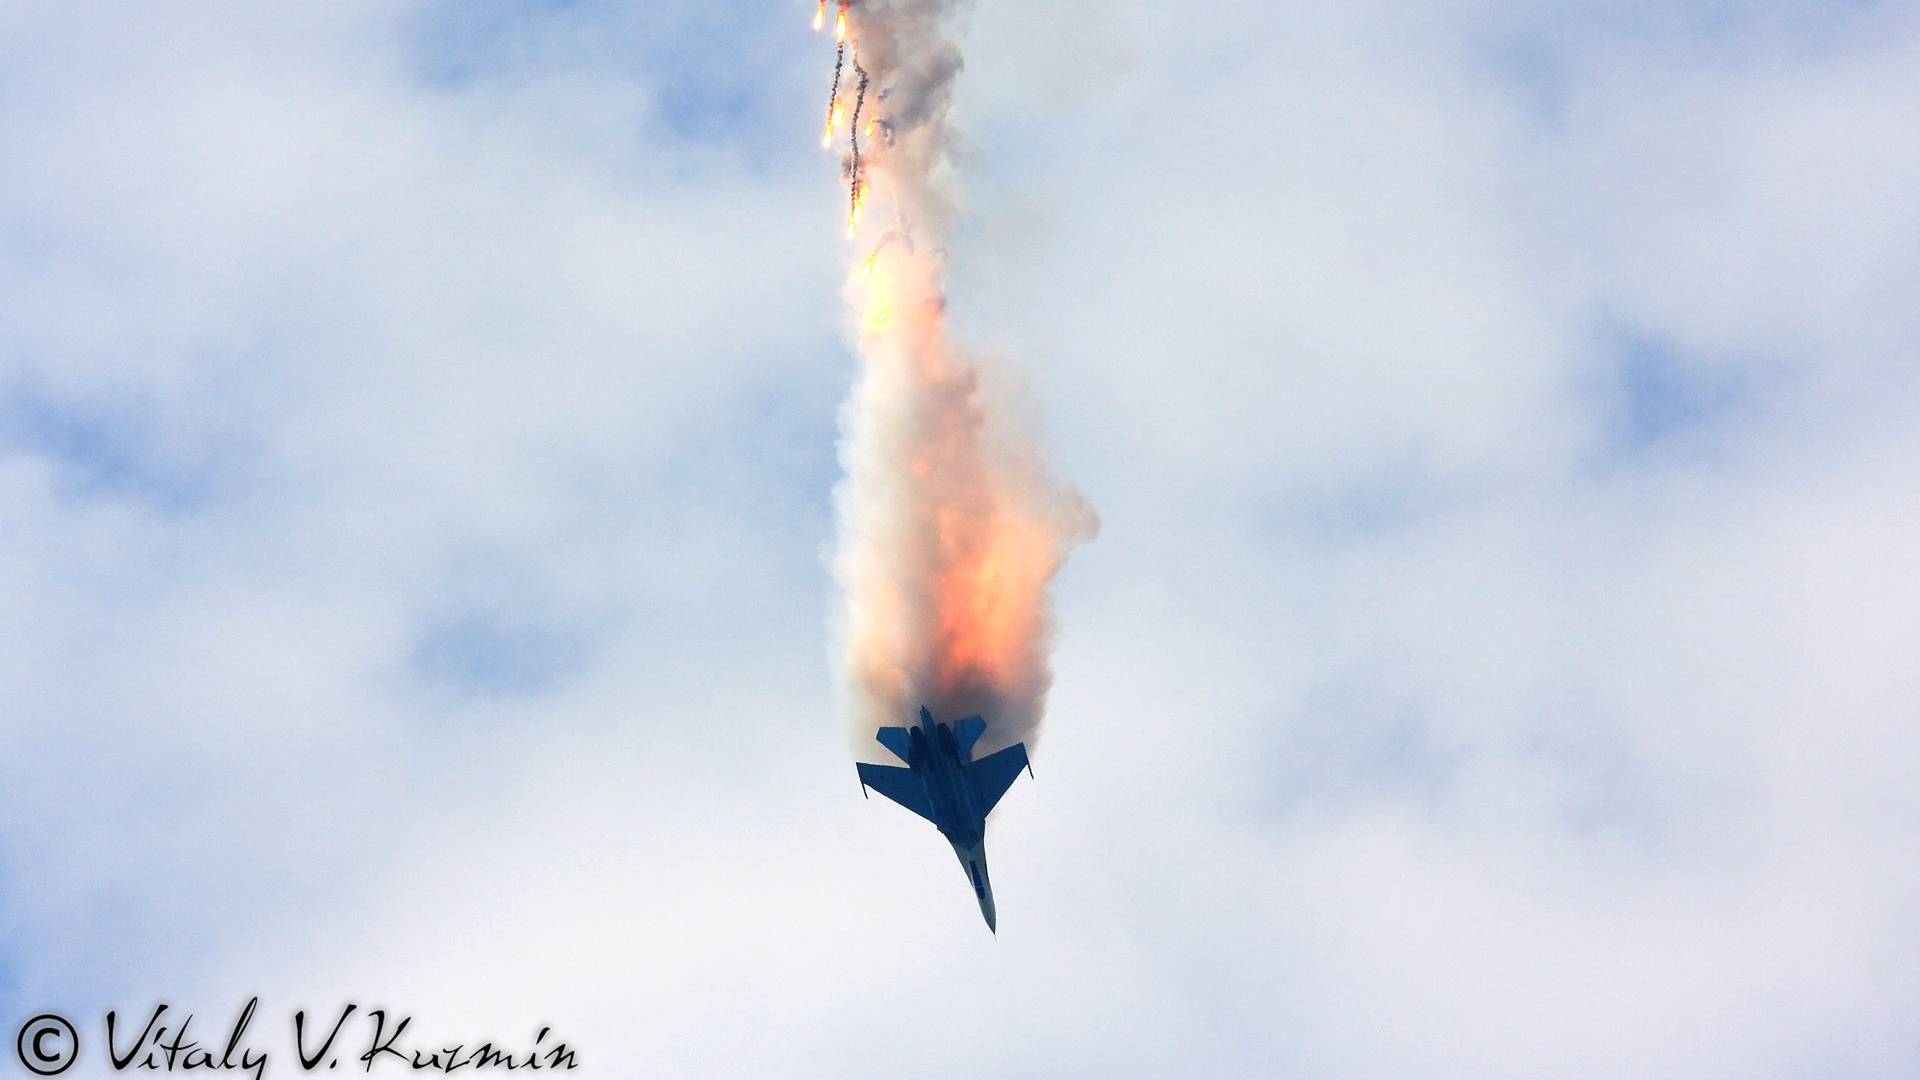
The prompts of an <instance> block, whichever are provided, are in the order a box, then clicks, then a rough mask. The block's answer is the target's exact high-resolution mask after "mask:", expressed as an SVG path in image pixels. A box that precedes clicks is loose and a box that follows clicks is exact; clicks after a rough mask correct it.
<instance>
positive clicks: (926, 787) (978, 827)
mask: <svg viewBox="0 0 1920 1080" xmlns="http://www.w3.org/2000/svg"><path fill="white" fill-rule="evenodd" d="M986 730H987V722H986V721H985V720H982V719H980V718H979V717H978V716H969V717H967V718H966V719H964V720H960V721H957V722H956V723H955V724H954V725H953V726H952V727H948V726H947V725H946V724H936V723H934V722H933V714H932V713H930V712H928V711H927V709H926V707H925V706H922V707H921V709H920V726H919V727H911V728H904V727H885V728H881V729H880V733H879V734H878V735H876V736H874V739H875V741H876V742H878V743H879V744H880V745H882V746H884V747H886V748H887V749H888V750H891V751H893V755H894V756H895V757H897V758H899V759H900V760H901V761H904V762H906V763H907V767H906V768H904V769H903V768H900V767H899V766H897V765H870V764H868V763H866V762H864V761H862V762H858V763H856V767H857V768H858V769H859V770H860V791H861V794H863V795H864V794H865V793H866V789H867V788H872V789H873V790H875V791H877V792H879V793H880V794H882V795H885V796H886V797H887V798H889V799H892V800H893V801H894V802H897V803H899V804H900V805H901V806H904V807H906V808H907V809H909V810H911V811H913V812H914V813H916V814H919V815H920V816H921V817H923V818H926V819H927V820H928V821H931V822H933V824H934V827H935V828H937V829H939V830H940V835H942V836H944V837H946V838H947V842H948V843H950V844H952V845H953V853H954V854H955V855H958V856H960V865H961V866H964V867H966V870H967V880H968V882H970V883H971V884H972V885H973V895H974V896H975V898H977V899H978V900H979V901H980V914H981V915H983V916H985V917H986V920H987V929H989V930H992V931H993V932H994V933H996V934H997V933H999V932H1000V931H999V927H998V926H997V925H995V916H994V912H993V884H992V883H991V882H990V881H988V879H987V846H986V828H987V814H988V813H989V812H990V811H992V809H993V806H994V804H995V803H997V802H999V801H1000V796H1002V795H1005V794H1006V793H1007V789H1008V788H1010V787H1012V786H1013V782H1014V780H1016V779H1018V778H1019V776H1020V770H1021V769H1026V770H1028V772H1032V767H1031V766H1030V765H1029V764H1028V762H1027V746H1026V744H1025V743H1014V744H1013V745H1012V746H1009V747H1007V748H1006V749H1005V750H1001V751H999V752H997V753H993V754H989V755H987V756H986V757H983V758H981V759H980V760H979V761H975V760H973V744H974V743H976V742H978V741H980V735H981V733H982V732H984V731H986Z"/></svg>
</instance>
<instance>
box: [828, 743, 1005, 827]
mask: <svg viewBox="0 0 1920 1080" xmlns="http://www.w3.org/2000/svg"><path fill="white" fill-rule="evenodd" d="M994 756H995V757H998V756H999V755H998V754H996V755H994ZM854 767H855V768H857V769H859V770H860V783H861V785H862V786H863V787H870V788H872V789H873V790H875V791H877V792H879V793H880V794H882V795H885V796H886V797H887V798H889V799H892V800H893V801H894V802H897V803H899V804H900V805H901V806H904V807H906V808H907V809H909V810H911V811H913V812H914V813H916V814H919V815H920V816H921V817H923V818H926V819H927V820H928V821H932V820H933V803H932V802H930V801H929V800H928V799H927V786H926V785H925V784H923V783H921V782H920V778H919V777H918V776H915V775H914V774H913V770H912V769H902V768H900V767H899V766H897V765H870V764H868V763H867V762H864V761H857V762H854ZM1015 771H1018V770H1015ZM1008 783H1012V781H1011V780H1009V781H1008Z"/></svg>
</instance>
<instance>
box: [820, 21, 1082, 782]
mask: <svg viewBox="0 0 1920 1080" xmlns="http://www.w3.org/2000/svg"><path fill="white" fill-rule="evenodd" d="M962 2H963V0H852V2H846V0H843V2H841V3H840V4H839V10H838V15H837V17H836V19H835V21H834V37H835V40H836V43H837V49H836V54H837V55H836V59H835V64H834V78H833V88H832V91H831V93H830V95H829V97H828V109H827V115H828V125H827V132H826V143H827V144H828V145H831V144H832V143H833V141H834V135H835V133H836V132H837V131H838V130H839V125H840V121H841V120H842V119H843V117H844V118H846V119H847V120H848V121H849V122H848V125H847V127H846V132H847V144H846V152H845V155H844V158H843V161H842V173H843V175H844V176H845V178H846V183H847V200H848V201H847V235H848V237H849V238H850V239H853V240H855V241H856V244H858V243H859V241H860V238H861V236H862V234H863V233H864V232H865V230H866V229H867V227H868V226H867V225H866V224H865V223H866V222H867V221H870V220H874V219H876V218H877V219H879V220H880V221H882V222H884V223H885V224H884V225H883V226H881V228H882V231H881V234H880V236H879V237H878V239H877V240H874V241H870V242H869V243H868V245H864V250H863V249H862V247H861V246H857V247H856V249H855V254H854V259H853V266H852V268H851V269H850V271H849V274H848V281H847V287H846V292H847V299H848V302H849V304H850V305H851V306H852V308H853V310H854V311H855V313H856V314H857V316H858V318H857V320H856V325H857V327H858V330H859V349H860V354H861V357H862V359H863V361H864V364H863V369H862V372H861V375H860V379H859V381H858V383H857V385H856V386H855V388H854V392H853V400H852V401H851V403H850V405H849V407H848V409H847V410H846V412H845V413H844V420H843V426H844V438H843V441H842V445H841V458H842V460H843V461H844V463H845V465H846V468H847V478H846V480H845V482H844V483H843V484H842V485H841V487H840V488H839V490H838V491H837V493H836V497H837V502H838V510H839V525H840V529H839V531H840V551H839V557H838V566H837V569H838V575H839V579H840V584H841V586H842V588H843V589H844V591H845V594H846V600H847V610H846V616H845V624H844V627H843V631H844V634H845V638H846V642H845V644H846V657H845V665H846V670H845V674H846V678H847V681H848V688H849V696H850V706H851V711H852V722H853V738H854V742H855V744H856V746H857V748H858V750H857V752H858V753H859V754H860V755H861V756H871V755H872V754H873V753H874V751H873V750H871V749H870V748H871V747H872V746H873V745H874V743H873V736H874V732H875V730H876V729H878V728H880V727H883V726H891V725H898V724H900V723H901V722H902V721H903V719H905V718H907V717H910V716H912V715H914V714H915V713H916V712H917V710H918V709H919V708H920V707H921V706H923V705H924V706H927V707H929V708H931V709H932V710H933V712H934V713H935V714H937V715H941V716H967V715H970V714H973V713H979V714H981V715H982V716H984V717H985V719H986V721H987V724H988V734H987V737H986V739H987V742H986V743H985V744H983V745H982V751H983V752H987V751H991V750H993V749H995V748H997V747H999V746H1004V745H1008V744H1011V743H1013V742H1018V741H1027V742H1029V744H1031V741H1032V739H1033V738H1034V735H1035V733H1036V731H1037V729H1038V726H1039V723H1040V720H1041V716H1042V713H1043V711H1044V706H1045V698H1046V692H1047V687H1048V684H1049V683H1050V681H1051V673H1050V670H1049V667H1048V653H1049V651H1050V647H1051V639H1052V632H1053V622H1052V613H1051V608H1050V605H1049V602H1048V599H1047V594H1046V588H1047V584H1048V582H1049V581H1051V580H1052V578H1053V576H1054V574H1055V573H1056V572H1058V571H1059V569H1060V567H1061V565H1062V563H1063V562H1064V561H1065V559H1066V554H1067V551H1068V549H1069V548H1071V547H1072V546H1073V544H1075V543H1077V542H1079V541H1082V540H1086V539H1089V538H1091V537H1092V535H1093V534H1094V532H1095V531H1096V530H1097V528H1098V522H1097V519H1096V518H1095V516H1094V514H1093V511H1092V509H1091V508H1090V507H1089V506H1088V505H1087V503H1086V501H1085V500H1084V499H1082V498H1081V497H1080V496H1079V495H1078V494H1076V493H1074V492H1073V491H1071V490H1069V489H1067V488H1065V487H1063V486H1061V485H1060V484H1059V483H1057V482H1056V481H1054V480H1053V479H1051V478H1050V477H1049V476H1048V475H1047V473H1046V470H1045V469H1044V467H1043V466H1042V464H1041V461H1040V458H1039V453H1038V448H1037V446H1036V444H1035V440H1034V438H1033V435H1032V433H1031V432H1030V431H1028V430H1027V429H1026V427H1025V426H1024V425H1023V423H1022V416H1023V413H1022V411H1021V409H1020V408H1019V401H1018V399H1017V396H1016V395H1015V394H1014V393H1013V390H1012V388H1010V387H1009V386H1008V385H1007V384H1006V382H1005V381H1004V379H1000V380H996V379H995V378H994V375H995V374H996V370H997V369H995V368H994V367H992V366H991V365H988V364H985V363H983V362H982V360H981V358H979V357H976V356H974V355H972V354H970V353H968V352H967V351H965V350H963V349H961V348H960V347H959V346H957V345H955V344H954V343H953V342H952V341H951V340H950V339H949V337H948V336H947V330H946V324H945V312H946V293H945V284H944V281H945V264H944V250H943V248H942V242H943V239H944V234H945V231H946V228H947V226H948V223H949V222H950V220H951V219H952V216H953V209H952V204H951V199H950V197H949V194H948V192H947V191H946V190H945V189H944V188H943V187H942V186H941V185H940V184H939V183H938V182H936V180H935V179H934V177H935V176H936V175H937V174H938V173H939V172H940V171H941V170H942V167H943V166H944V164H945V159H946V155H947V151H948V146H949V140H950V136H949V132H948V128H947V123H946V115H947V107H948V102H949V100H950V98H951V96H952V92H953V83H954V80H955V78H956V77H957V75H958V74H959V71H960V55H959V50H958V48H957V47H956V46H955V44H954V43H953V41H952V40H951V39H950V38H949V37H948V36H947V32H946V24H947V22H948V21H949V17H950V16H952V15H953V14H955V13H957V11H958V10H959V9H960V7H961V6H962ZM824 13H825V6H824V5H822V7H821V8H820V9H819V10H818V11H816V13H815V26H816V29H817V28H818V27H819V25H820V24H821V22H822V21H823V19H824ZM849 61H850V62H851V68H852V72H853V79H854V83H853V87H852V91H853V94H852V96H853V98H854V101H853V109H852V112H851V115H850V116H848V115H847V114H845V113H844V111H843V106H842V99H841V83H842V75H843V68H844V67H845V66H846V65H847V64H848V62H849ZM869 85H871V86H872V87H874V88H875V92H874V94H873V99H874V100H873V101H872V102H869V100H868V98H869ZM882 107H884V111H885V113H886V118H885V120H884V121H881V120H879V118H878V117H877V116H876V115H875V110H879V109H881V108H882ZM863 121H864V123H863ZM876 126H877V127H878V129H879V130H880V131H881V132H882V136H883V137H882V140H881V141H880V142H879V143H877V144H872V143H870V144H868V145H866V146H863V145H862V141H861V140H862V137H863V136H866V137H868V138H869V139H870V138H871V136H872V134H873V132H874V130H875V129H876ZM868 209H871V210H872V211H873V213H871V214H869V213H867V211H868ZM1002 374H1004V373H1002ZM988 744H990V745H988Z"/></svg>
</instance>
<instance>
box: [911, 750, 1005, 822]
mask: <svg viewBox="0 0 1920 1080" xmlns="http://www.w3.org/2000/svg"><path fill="white" fill-rule="evenodd" d="M1026 767H1027V744H1026V743H1014V744H1013V745H1012V746H1009V747H1007V748H1006V749H1005V750H1002V751H1000V752H999V753H996V754H988V755H987V756H986V757H983V758H981V759H980V760H979V761H976V762H974V763H973V764H971V765H969V766H967V775H968V776H971V777H972V778H973V789H974V791H975V792H977V793H978V794H979V798H980V802H979V806H980V812H981V813H982V814H985V813H988V812H990V811H992V809H993V807H994V804H995V803H997V802H999V801H1000V796H1002V795H1005V794H1006V793H1007V789H1008V788H1010V787H1012V786H1013V782H1014V781H1015V780H1016V779H1018V778H1019V776H1020V770H1021V769H1024V768H1026ZM900 771H901V772H906V771H907V770H905V769H902V770H900Z"/></svg>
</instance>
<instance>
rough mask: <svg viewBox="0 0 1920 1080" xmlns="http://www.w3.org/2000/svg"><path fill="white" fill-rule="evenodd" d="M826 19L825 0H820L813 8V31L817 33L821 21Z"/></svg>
mask: <svg viewBox="0 0 1920 1080" xmlns="http://www.w3.org/2000/svg"><path fill="white" fill-rule="evenodd" d="M826 19H827V0H820V6H819V7H817V8H814V9H813V29H814V32H815V33H818V32H819V31H820V26H821V24H822V23H824V22H826Z"/></svg>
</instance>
